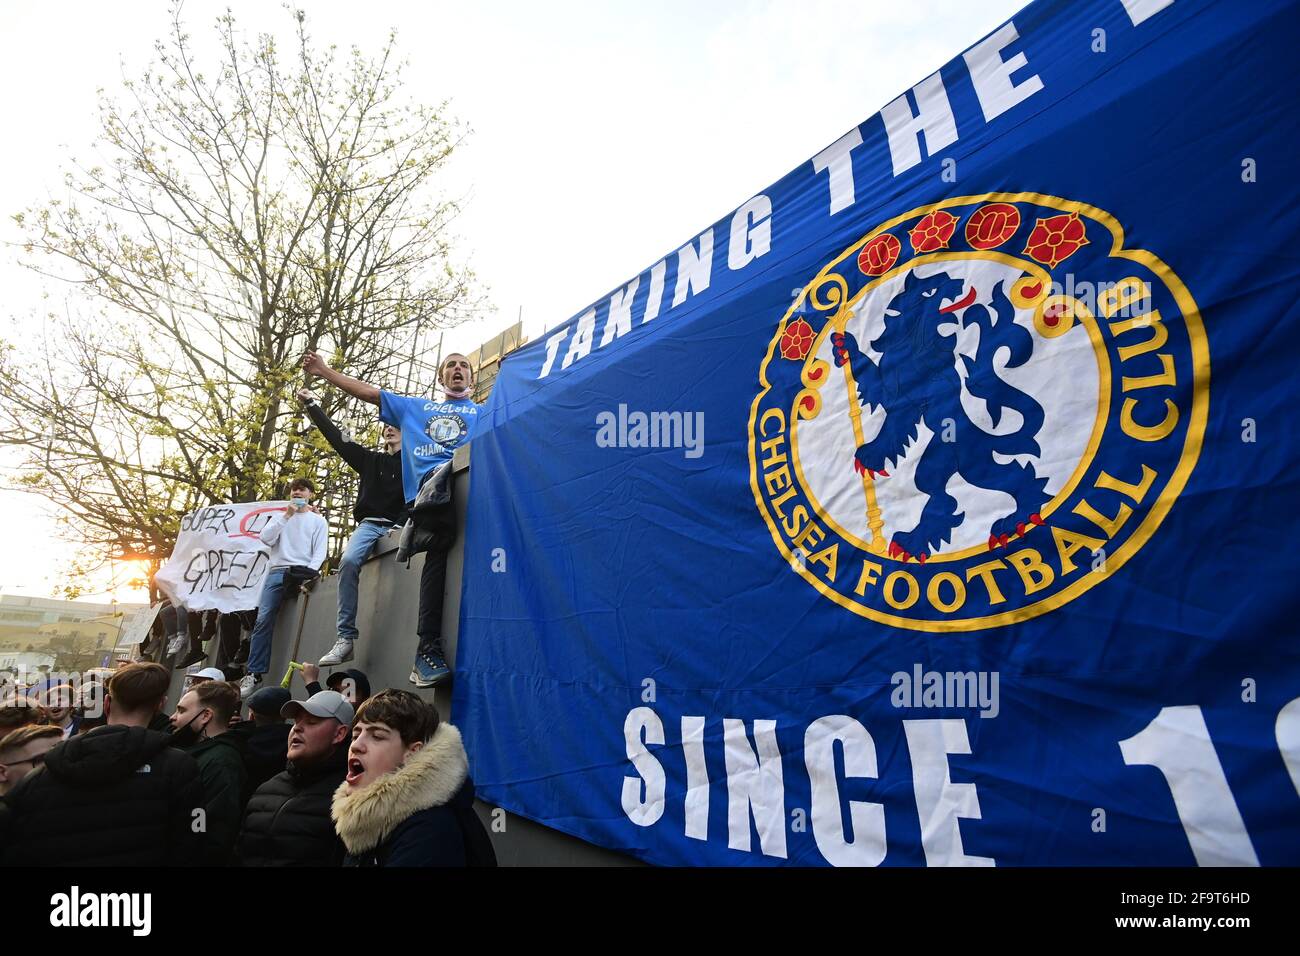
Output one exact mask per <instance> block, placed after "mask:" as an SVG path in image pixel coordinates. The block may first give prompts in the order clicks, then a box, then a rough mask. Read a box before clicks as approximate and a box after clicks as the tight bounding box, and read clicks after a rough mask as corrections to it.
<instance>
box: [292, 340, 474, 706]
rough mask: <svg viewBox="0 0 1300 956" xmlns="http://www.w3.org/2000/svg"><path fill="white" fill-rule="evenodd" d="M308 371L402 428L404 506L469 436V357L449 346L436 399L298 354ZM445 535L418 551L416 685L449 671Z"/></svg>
mask: <svg viewBox="0 0 1300 956" xmlns="http://www.w3.org/2000/svg"><path fill="white" fill-rule="evenodd" d="M302 367H303V370H304V371H306V373H307V374H308V375H316V376H319V377H320V378H323V379H325V380H326V381H327V382H330V383H331V384H333V385H335V386H337V387H338V388H341V389H342V390H343V391H345V392H347V393H348V394H349V395H351V396H353V397H354V398H359V399H361V400H362V401H363V402H369V403H370V404H371V405H378V406H379V418H380V420H382V421H384V422H386V423H388V424H390V425H396V426H397V427H399V428H400V429H401V430H402V489H403V493H404V495H405V497H406V506H407V508H408V509H409V508H410V507H411V505H412V504H414V502H415V496H416V493H417V492H419V490H420V485H422V484H423V483H424V481H425V479H427V478H428V477H429V476H430V475H432V474H433V472H434V471H435V470H437V468H438V466H439V465H441V464H443V463H444V462H447V461H450V460H451V456H452V454H453V452H455V450H456V448H457V447H458V446H460V445H462V444H464V443H465V442H467V441H469V439H470V438H471V437H472V436H473V433H474V428H475V425H476V423H477V422H478V411H479V407H478V404H477V403H476V402H475V401H474V400H473V399H471V398H470V397H469V396H470V390H471V389H472V388H473V387H474V370H473V369H472V368H471V367H470V364H469V359H468V358H466V357H465V356H464V355H461V354H460V353H458V352H453V353H452V354H451V355H448V356H447V357H446V358H445V359H443V361H442V365H441V366H440V367H439V368H438V382H439V384H440V385H441V386H442V388H443V391H444V392H445V393H446V398H445V399H444V400H443V401H441V402H439V401H435V400H432V399H424V398H411V397H408V396H403V395H395V394H393V393H392V392H386V391H383V390H382V389H380V388H378V387H377V386H374V385H371V384H369V383H367V382H363V381H361V380H360V379H355V378H352V377H351V376H350V375H344V374H343V373H342V372H337V371H335V370H334V369H332V368H330V367H329V366H328V365H327V364H326V363H325V360H324V359H322V358H321V357H320V356H319V355H317V354H316V353H315V352H307V353H306V354H304V355H303V357H302ZM451 544H452V542H451V540H450V539H449V538H448V539H446V540H444V541H442V542H441V543H440V546H439V547H435V548H433V549H432V550H430V551H428V552H426V553H425V555H424V571H423V572H422V574H421V575H420V619H419V624H418V625H417V627H416V633H417V634H418V635H419V638H420V645H419V649H418V650H417V651H416V654H415V665H414V667H412V669H411V676H410V681H411V683H413V684H415V686H416V687H433V686H434V685H436V684H438V683H440V682H442V681H444V680H446V679H447V677H448V676H450V674H451V669H450V668H449V667H448V666H447V659H446V654H445V653H444V650H443V646H442V598H443V594H442V590H443V579H444V577H445V575H446V571H447V552H448V550H450V548H451Z"/></svg>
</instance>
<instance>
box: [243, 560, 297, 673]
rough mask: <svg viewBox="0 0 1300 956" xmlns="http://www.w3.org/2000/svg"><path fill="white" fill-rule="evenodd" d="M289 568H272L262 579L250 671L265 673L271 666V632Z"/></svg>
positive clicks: (250, 649) (249, 659) (249, 650)
mask: <svg viewBox="0 0 1300 956" xmlns="http://www.w3.org/2000/svg"><path fill="white" fill-rule="evenodd" d="M288 573H289V569H288V568H272V569H271V570H270V571H267V572H266V578H265V579H264V580H263V581H262V596H261V597H260V598H259V599H258V602H257V623H256V624H254V625H253V638H252V646H251V647H250V648H249V649H248V673H249V674H265V673H266V671H267V668H269V667H270V666H271V633H272V632H273V631H274V630H275V615H276V612H277V611H279V610H280V600H281V598H283V597H284V579H285V576H286V575H288Z"/></svg>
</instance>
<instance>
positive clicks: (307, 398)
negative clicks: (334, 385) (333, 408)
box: [294, 388, 320, 402]
mask: <svg viewBox="0 0 1300 956" xmlns="http://www.w3.org/2000/svg"><path fill="white" fill-rule="evenodd" d="M294 394H295V395H297V396H298V401H300V402H319V401H320V396H318V395H317V394H316V393H315V392H313V391H312V390H311V389H310V388H300V389H298V391H297V392H295V393H294Z"/></svg>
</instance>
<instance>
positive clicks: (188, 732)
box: [168, 711, 206, 747]
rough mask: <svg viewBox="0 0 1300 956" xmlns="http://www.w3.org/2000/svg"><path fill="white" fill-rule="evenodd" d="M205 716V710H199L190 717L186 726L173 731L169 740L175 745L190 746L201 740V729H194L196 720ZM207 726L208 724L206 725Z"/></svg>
mask: <svg viewBox="0 0 1300 956" xmlns="http://www.w3.org/2000/svg"><path fill="white" fill-rule="evenodd" d="M202 716H203V711H199V712H198V713H197V714H195V715H194V716H193V717H191V718H190V722H189V723H188V724H186V725H185V726H184V727H177V728H176V729H175V730H173V731H172V738H171V740H170V741H168V742H169V743H170V744H171V745H172V746H173V747H190V746H192V745H194V744H196V743H198V742H199V739H200V734H199V731H197V730H195V729H194V721H196V720H198V719H199V718H200V717H202ZM205 726H206V725H205Z"/></svg>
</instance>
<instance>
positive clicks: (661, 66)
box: [0, 0, 1024, 599]
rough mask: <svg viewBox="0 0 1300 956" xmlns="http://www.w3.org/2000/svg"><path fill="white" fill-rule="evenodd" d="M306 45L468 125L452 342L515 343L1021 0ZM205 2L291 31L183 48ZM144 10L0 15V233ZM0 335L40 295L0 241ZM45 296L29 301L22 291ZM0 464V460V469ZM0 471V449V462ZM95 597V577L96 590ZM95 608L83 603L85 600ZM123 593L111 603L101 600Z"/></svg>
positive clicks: (652, 15) (502, 27) (46, 587)
mask: <svg viewBox="0 0 1300 956" xmlns="http://www.w3.org/2000/svg"><path fill="white" fill-rule="evenodd" d="M302 6H303V8H304V9H305V10H306V11H307V14H308V18H309V24H310V27H311V31H312V33H313V34H314V36H315V38H316V39H317V41H318V42H319V43H321V44H325V43H337V44H339V45H340V46H341V47H346V46H348V45H350V44H357V45H359V46H360V47H361V48H362V49H363V50H367V51H373V50H377V49H378V48H379V47H380V46H381V44H382V43H383V42H384V39H385V37H386V35H387V32H388V30H389V29H390V28H394V29H396V30H397V33H398V38H399V50H400V52H401V53H402V54H404V55H405V56H406V57H408V58H409V59H410V61H411V62H410V67H409V70H408V73H407V84H408V88H409V89H410V90H411V92H412V94H413V95H414V96H416V97H418V98H420V99H423V100H424V101H426V102H429V103H436V102H438V101H440V100H443V99H450V100H451V104H452V105H451V109H452V112H454V113H455V114H456V115H457V116H459V117H460V118H461V119H462V120H464V121H465V122H467V123H468V124H469V125H470V127H471V128H472V129H473V135H472V136H471V138H470V140H469V142H468V143H467V144H466V146H465V147H464V149H463V150H462V152H461V154H460V155H459V157H458V158H457V159H456V160H455V161H454V163H453V168H452V169H451V171H450V173H449V176H448V184H447V185H448V189H449V190H450V191H451V192H452V193H454V194H455V195H459V196H464V197H465V198H466V199H467V209H466V212H465V214H464V215H463V216H462V217H461V219H460V220H459V221H458V224H457V231H458V233H459V234H460V237H461V238H460V241H459V243H458V245H457V248H458V250H459V251H460V254H461V255H463V256H465V257H466V258H467V259H468V260H469V261H470V262H471V264H472V265H473V266H474V268H475V270H476V271H477V273H478V275H479V276H480V278H481V279H482V280H483V283H484V285H485V286H486V287H487V290H488V293H489V295H488V301H489V302H490V304H491V311H490V312H489V313H488V314H486V315H485V316H484V317H483V318H482V319H481V320H480V321H478V322H476V323H474V324H472V325H466V326H462V327H460V328H458V329H455V330H453V331H452V332H450V333H449V334H448V336H447V343H448V346H449V347H450V348H455V349H459V350H462V351H468V350H470V349H472V348H474V347H475V346H477V345H478V344H479V343H480V342H481V341H483V340H484V339H485V338H487V337H489V336H491V335H493V334H495V333H496V332H498V331H500V330H501V329H503V328H505V327H506V326H508V325H510V324H511V323H512V322H513V321H514V320H515V318H516V316H517V315H518V313H519V310H520V309H522V310H523V318H524V331H525V334H527V335H528V336H529V337H530V338H536V337H537V336H538V335H540V334H541V332H542V330H543V329H544V328H546V327H550V326H553V325H556V324H557V323H559V322H562V321H564V320H565V319H566V318H568V317H569V316H571V315H573V314H574V313H576V312H577V311H578V310H580V309H581V308H583V307H584V306H586V305H587V304H588V303H589V302H590V301H592V300H593V299H595V298H597V297H598V296H600V295H602V294H603V293H605V292H606V291H607V290H609V289H610V288H612V287H613V286H614V285H616V284H618V283H620V282H622V281H625V280H626V279H627V278H628V277H630V276H632V275H634V274H636V273H637V272H638V271H640V270H641V269H643V268H645V267H648V266H649V265H651V264H652V263H653V262H654V261H656V260H657V259H658V258H659V257H661V256H662V255H663V254H665V253H666V252H668V251H670V250H671V249H675V248H677V247H678V246H679V245H681V244H682V243H683V242H685V241H686V240H688V239H690V238H691V237H693V236H694V235H696V234H697V233H698V232H699V231H700V229H702V228H703V227H705V226H707V225H708V224H710V223H711V222H713V221H714V220H715V219H717V218H719V217H720V216H722V215H724V214H725V213H727V212H729V211H731V210H733V209H734V208H735V207H736V206H738V205H739V204H740V203H742V202H744V201H745V200H746V199H748V198H749V197H750V196H752V195H754V194H755V193H757V192H759V191H761V190H762V189H763V188H764V187H765V186H767V185H769V184H770V183H772V182H774V181H776V180H777V179H779V178H780V177H781V176H782V175H784V174H785V173H787V172H789V171H790V170H791V169H793V168H794V167H795V166H797V165H798V164H799V163H801V162H804V161H806V160H807V159H808V158H809V157H811V156H812V155H813V154H814V153H816V152H817V151H819V150H820V149H821V148H822V147H824V146H826V145H827V144H829V143H830V142H832V141H833V140H835V139H837V138H838V137H839V136H840V135H841V134H843V133H844V132H846V131H847V130H848V129H849V128H850V127H851V126H853V125H855V124H857V123H859V122H861V121H862V120H864V119H865V118H866V117H867V116H868V115H870V114H871V113H873V112H875V111H876V110H878V109H879V108H880V107H881V106H883V105H884V104H885V103H886V102H888V101H889V100H891V99H893V98H894V97H895V96H897V95H898V94H899V93H900V92H902V91H903V90H904V89H906V88H907V87H910V86H912V85H913V84H915V83H916V82H917V81H918V80H920V79H922V78H924V77H925V76H928V75H929V74H930V73H932V72H934V70H935V69H936V68H938V67H939V66H941V65H942V64H943V63H945V62H947V61H948V60H949V59H951V58H953V57H954V56H956V55H958V54H959V53H960V52H961V51H962V50H964V49H965V48H966V47H968V46H970V45H971V44H972V43H974V42H975V41H976V40H979V39H980V38H981V37H983V36H984V35H985V34H987V33H989V32H990V31H992V30H993V29H994V28H995V27H997V26H999V25H1000V24H1001V23H1002V22H1004V21H1005V20H1007V19H1008V18H1010V17H1011V16H1013V15H1014V13H1015V12H1016V10H1017V9H1019V8H1020V7H1022V6H1024V2H1023V0H909V2H906V3H898V2H894V0H711V2H708V3H700V2H687V0H667V2H662V0H661V2H659V3H649V4H647V3H634V2H631V0H606V2H603V3H597V2H578V0H550V2H548V3H544V4H543V3H536V2H524V0H483V2H480V3H475V4H465V3H463V2H456V3H452V2H443V0H432V2H429V0H426V2H423V3H412V2H410V0H401V2H399V0H367V2H365V3H356V2H354V0H350V2H342V0H308V2H306V3H304V4H302ZM227 7H229V8H230V9H231V10H232V11H233V12H234V14H235V17H236V19H237V20H238V21H239V23H240V24H241V25H242V27H243V28H244V29H245V30H246V31H247V32H248V33H250V34H253V33H257V32H264V31H273V32H276V33H277V34H279V35H281V36H283V37H286V38H287V37H289V36H290V35H291V27H292V23H291V21H290V20H289V17H288V15H287V14H286V13H285V11H284V10H283V9H282V7H281V6H280V4H277V3H268V2H266V0H256V2H254V0H226V2H210V0H189V2H187V3H186V4H185V7H184V16H185V19H186V21H187V23H188V25H189V28H190V32H191V33H192V34H193V35H194V38H195V41H196V42H198V41H206V40H207V37H208V34H209V33H210V27H211V24H212V21H213V20H214V18H215V17H216V16H218V15H219V14H220V13H221V12H222V11H223V10H225V9H226V8H227ZM167 10H168V4H167V3H166V2H165V0H133V2H132V3H130V4H112V3H103V2H102V0H98V2H89V0H61V2H58V3H50V2H48V0H3V2H2V3H0V89H3V91H4V94H3V96H0V130H3V134H4V140H5V142H6V148H5V149H4V150H0V217H2V218H0V242H4V243H6V244H7V243H11V242H13V241H14V239H15V238H16V237H17V234H16V230H15V228H14V226H13V224H12V222H11V221H10V220H9V216H11V215H12V214H13V213H14V212H17V211H18V210H20V209H22V208H23V207H25V206H27V205H30V204H31V203H32V202H37V201H41V200H42V199H45V198H47V197H49V196H50V195H57V193H58V190H59V186H60V182H61V178H60V174H59V169H60V166H61V164H63V163H64V162H65V161H66V159H67V158H68V157H69V156H75V155H77V154H78V153H79V152H81V153H82V154H83V155H84V154H87V153H88V152H89V150H88V149H87V147H88V144H89V143H91V141H92V140H93V139H94V137H95V133H96V121H95V98H96V89H97V88H100V87H104V88H106V89H110V90H111V89H113V88H114V87H116V86H117V85H118V84H120V82H121V78H122V75H123V68H124V65H125V71H126V72H127V73H128V74H135V73H137V72H139V70H140V68H141V67H143V66H144V65H146V63H147V62H148V60H149V58H150V56H151V53H152V43H153V40H154V39H155V38H157V37H160V36H162V35H163V34H164V33H165V32H166V29H167V24H168V13H167ZM0 288H3V289H4V296H3V300H0V339H10V340H11V341H12V340H15V339H17V338H19V336H20V335H21V334H22V333H23V332H24V331H27V333H28V334H30V330H31V328H32V326H33V324H34V323H37V322H39V319H38V318H36V316H37V315H40V314H43V313H45V312H47V311H49V310H50V308H51V302H54V303H58V302H60V301H61V299H62V297H63V295H64V290H62V289H61V288H59V287H58V286H57V285H56V284H51V283H49V282H42V281H37V280H36V279H35V278H34V277H33V276H31V275H30V274H28V273H27V272H26V271H25V270H22V269H21V268H19V267H18V266H17V265H16V264H15V255H14V252H13V250H12V249H11V248H9V247H8V245H5V246H0ZM43 296H49V297H50V298H49V299H43V298H42V297H43ZM8 460H12V459H8ZM4 461H5V459H2V458H0V465H2V464H3V463H4ZM55 513H56V512H55V511H54V510H53V509H52V508H51V507H50V506H48V505H47V504H45V503H43V502H42V501H40V500H39V499H36V498H35V497H34V496H31V495H21V494H17V493H14V492H0V522H2V525H0V526H3V527H4V528H5V530H6V535H5V537H6V540H5V546H4V547H2V548H0V592H4V593H15V592H16V593H24V594H40V595H48V594H50V593H51V592H52V591H53V590H54V589H55V588H56V587H57V586H58V584H59V583H60V582H61V580H62V576H63V575H62V572H63V569H64V566H65V565H66V562H67V559H68V557H69V555H70V549H69V547H68V546H67V545H63V544H60V543H58V542H56V541H54V540H53V539H54V538H55V536H56V535H57V533H58V529H57V527H56V524H55V520H54V514H55ZM99 586H100V587H101V589H102V588H103V587H106V586H107V581H105V582H101V583H100V585H99ZM98 596H99V597H101V598H102V597H103V596H104V595H103V593H102V591H101V593H100V594H99V595H98ZM119 596H120V597H121V598H122V599H126V598H127V597H128V595H126V594H125V592H123V593H121V594H120V595H119Z"/></svg>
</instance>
